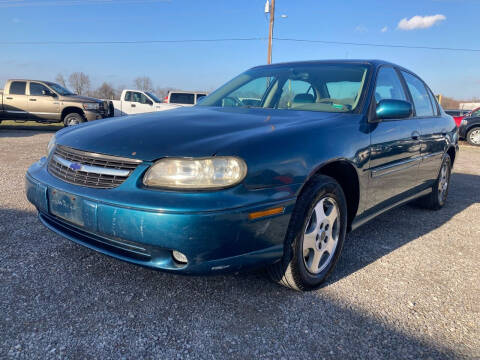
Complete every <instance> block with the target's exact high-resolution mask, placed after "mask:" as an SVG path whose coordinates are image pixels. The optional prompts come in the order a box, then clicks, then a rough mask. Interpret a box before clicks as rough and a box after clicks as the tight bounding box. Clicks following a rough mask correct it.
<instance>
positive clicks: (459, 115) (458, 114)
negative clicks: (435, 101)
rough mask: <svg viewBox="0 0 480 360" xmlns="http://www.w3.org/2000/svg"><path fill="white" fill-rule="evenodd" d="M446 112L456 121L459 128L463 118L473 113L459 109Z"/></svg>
mask: <svg viewBox="0 0 480 360" xmlns="http://www.w3.org/2000/svg"><path fill="white" fill-rule="evenodd" d="M476 110H478V109H476ZM474 111H475V110H474ZM445 112H446V113H447V114H448V115H450V116H452V117H453V119H454V120H455V124H457V127H459V126H460V123H461V122H462V120H463V118H464V117H465V116H468V114H470V113H471V112H472V111H471V110H458V109H457V110H445Z"/></svg>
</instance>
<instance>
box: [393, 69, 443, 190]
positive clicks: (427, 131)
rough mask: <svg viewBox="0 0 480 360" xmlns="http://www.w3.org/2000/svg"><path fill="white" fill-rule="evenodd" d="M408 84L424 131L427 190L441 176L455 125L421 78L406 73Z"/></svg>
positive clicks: (423, 171) (422, 169)
mask: <svg viewBox="0 0 480 360" xmlns="http://www.w3.org/2000/svg"><path fill="white" fill-rule="evenodd" d="M401 73H402V76H403V78H404V79H405V83H406V84H407V88H408V91H409V93H410V96H411V99H412V102H413V105H414V109H415V117H416V119H417V120H418V123H419V131H420V155H421V157H422V161H421V162H420V166H419V171H418V177H419V180H420V182H421V183H422V184H423V185H424V187H425V188H426V187H428V186H431V185H432V183H433V181H435V179H436V178H437V176H438V171H439V170H440V165H441V163H442V157H443V154H444V153H445V151H446V148H447V145H448V143H447V138H446V136H447V132H450V131H451V130H452V129H448V127H449V126H451V124H450V123H449V121H448V119H444V118H443V117H441V116H440V111H439V109H438V105H437V102H436V100H435V98H434V96H433V95H432V93H431V91H430V89H428V87H427V86H426V85H425V83H424V82H423V81H422V80H420V79H419V78H418V77H417V76H415V75H413V74H411V73H409V72H406V71H402V72H401Z"/></svg>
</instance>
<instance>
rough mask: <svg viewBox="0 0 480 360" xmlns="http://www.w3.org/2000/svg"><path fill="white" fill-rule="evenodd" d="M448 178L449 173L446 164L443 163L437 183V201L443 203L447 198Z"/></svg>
mask: <svg viewBox="0 0 480 360" xmlns="http://www.w3.org/2000/svg"><path fill="white" fill-rule="evenodd" d="M449 178H450V171H449V169H448V162H446V161H445V162H444V163H443V165H442V169H441V170H440V178H439V181H438V200H439V202H441V203H443V202H444V201H445V199H446V198H447V190H448V183H449V180H450V179H449Z"/></svg>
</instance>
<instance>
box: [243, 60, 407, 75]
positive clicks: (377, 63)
mask: <svg viewBox="0 0 480 360" xmlns="http://www.w3.org/2000/svg"><path fill="white" fill-rule="evenodd" d="M315 64H365V65H371V66H375V67H378V66H381V65H390V66H395V67H397V68H399V69H403V70H407V71H408V72H412V71H410V70H408V69H406V68H404V67H403V66H400V65H397V64H394V63H391V62H389V61H385V60H378V59H372V60H365V59H332V60H307V61H291V62H281V63H274V64H269V65H259V66H255V67H253V68H252V69H257V68H263V67H275V66H288V65H291V66H297V65H315ZM412 73H413V72H412Z"/></svg>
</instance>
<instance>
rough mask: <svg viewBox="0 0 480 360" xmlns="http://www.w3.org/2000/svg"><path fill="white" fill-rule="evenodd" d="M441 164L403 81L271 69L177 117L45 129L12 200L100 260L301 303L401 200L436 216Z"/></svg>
mask: <svg viewBox="0 0 480 360" xmlns="http://www.w3.org/2000/svg"><path fill="white" fill-rule="evenodd" d="M457 151H458V133H457V127H456V125H455V122H454V121H453V119H452V117H450V116H448V115H446V114H445V112H444V111H443V110H442V108H441V107H440V106H439V105H438V103H437V101H436V99H435V97H434V96H433V94H432V91H431V90H430V89H429V88H428V86H427V85H426V84H425V83H424V82H423V81H422V80H421V79H420V78H419V77H418V76H417V75H415V74H414V73H412V72H411V71H409V70H407V69H404V68H402V67H400V66H397V65H394V64H391V63H387V62H383V61H353V60H349V61H312V62H295V63H284V64H275V65H267V66H259V67H255V68H252V69H250V70H248V71H246V72H245V73H243V74H241V75H239V76H238V77H236V78H234V79H233V80H231V81H230V82H228V83H227V84H225V85H223V86H222V87H220V88H219V89H218V90H216V91H215V92H213V93H212V94H210V95H209V96H207V97H206V98H204V99H203V100H202V102H201V103H199V104H198V105H196V106H194V107H191V108H180V109H176V110H171V111H165V112H161V113H151V114H145V115H141V116H136V117H135V118H128V119H127V118H119V119H109V120H102V121H96V122H93V123H90V124H81V125H78V126H75V127H73V128H66V129H63V130H61V131H59V132H58V133H57V134H56V136H54V137H53V138H52V140H51V141H50V143H49V144H48V149H47V156H46V157H44V158H42V159H41V160H40V161H38V162H36V163H35V164H33V165H32V166H31V167H30V168H29V169H28V172H27V174H26V193H27V197H28V199H29V200H30V201H31V202H32V203H33V204H34V205H35V207H36V208H37V209H38V213H39V217H40V220H41V221H42V223H43V224H44V225H45V226H46V227H48V228H49V229H51V230H53V231H54V232H56V233H58V234H60V235H62V236H63V237H65V238H68V239H70V240H72V241H74V242H76V243H79V244H81V245H84V246H86V247H88V248H91V249H93V250H96V251H98V252H101V253H103V254H106V255H109V256H113V257H115V258H118V259H121V260H124V261H128V262H130V263H134V264H138V265H142V266H146V267H150V268H154V269H158V270H164V271H170V272H173V273H183V274H212V273H220V272H227V271H238V270H240V269H244V268H248V267H259V266H265V267H266V268H267V269H268V272H269V274H270V276H271V277H272V278H273V280H275V281H277V282H279V283H281V284H283V285H285V286H287V287H290V288H293V289H296V290H312V289H316V288H318V287H320V286H321V284H322V282H323V281H324V280H325V279H326V278H327V277H328V276H329V275H330V274H331V273H332V271H333V268H334V266H335V264H336V263H337V261H338V258H339V256H340V253H341V251H342V246H343V243H344V240H345V235H346V233H347V232H348V231H351V230H354V229H355V228H357V227H359V226H361V225H362V224H364V223H365V222H367V221H369V220H371V219H372V218H374V217H375V216H377V215H379V214H381V213H383V212H385V211H387V210H389V209H391V208H393V207H395V206H398V205H400V204H404V203H407V202H410V201H412V200H416V201H417V202H418V203H419V204H422V205H423V206H424V207H426V208H429V209H432V210H437V209H440V208H441V207H442V206H443V205H444V204H445V201H446V199H447V194H448V189H449V185H450V172H451V169H452V166H453V164H454V162H455V157H456V154H457ZM378 241H381V239H379V240H378Z"/></svg>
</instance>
